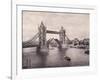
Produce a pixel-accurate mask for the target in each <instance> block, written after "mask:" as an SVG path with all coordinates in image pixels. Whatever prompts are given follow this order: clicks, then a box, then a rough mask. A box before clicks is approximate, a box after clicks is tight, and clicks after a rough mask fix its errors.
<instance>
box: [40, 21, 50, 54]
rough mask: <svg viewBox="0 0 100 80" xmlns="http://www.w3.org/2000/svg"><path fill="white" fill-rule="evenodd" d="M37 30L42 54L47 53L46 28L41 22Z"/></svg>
mask: <svg viewBox="0 0 100 80" xmlns="http://www.w3.org/2000/svg"><path fill="white" fill-rule="evenodd" d="M38 29H39V47H40V52H41V53H42V54H44V53H48V48H47V44H46V27H45V26H44V24H43V22H41V25H40V27H39V28H38Z"/></svg>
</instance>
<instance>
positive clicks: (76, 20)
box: [22, 11, 89, 41]
mask: <svg viewBox="0 0 100 80" xmlns="http://www.w3.org/2000/svg"><path fill="white" fill-rule="evenodd" d="M22 15H23V23H22V24H23V26H22V27H23V41H27V40H30V39H31V38H32V37H33V36H34V35H35V34H36V33H38V27H39V26H40V24H41V21H42V22H43V23H44V25H45V26H46V27H47V30H53V31H59V30H60V29H61V26H63V27H64V29H65V30H66V35H67V36H68V38H69V39H70V40H72V39H74V38H78V39H80V40H82V39H84V38H89V14H83V13H67V12H66V13H58V12H57V13H56V12H34V11H23V14H22ZM53 37H54V38H58V39H59V35H57V34H47V39H50V38H53Z"/></svg>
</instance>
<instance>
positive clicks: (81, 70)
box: [12, 4, 97, 80]
mask: <svg viewBox="0 0 100 80" xmlns="http://www.w3.org/2000/svg"><path fill="white" fill-rule="evenodd" d="M22 10H32V11H52V12H72V13H89V14H90V44H91V45H90V51H91V52H90V66H83V67H64V68H63V67H62V68H45V69H42V68H41V69H26V70H22V47H21V46H22V42H21V41H22V40H21V39H22V36H21V35H22V32H21V31H22V20H21V19H22ZM95 21H96V10H95V9H94V8H93V7H83V6H82V7H79V6H69V5H63V6H62V5H59V6H58V5H48V6H47V5H41V6H40V5H36V4H35V5H34V4H33V5H32V4H31V5H30V4H28V5H25V4H19V5H16V6H13V14H12V79H13V80H15V79H18V80H19V79H21V80H25V79H28V78H29V79H33V78H39V77H40V78H41V77H53V76H66V75H69V76H72V75H73V76H76V75H77V76H79V75H87V74H94V73H96V71H97V66H96V65H97V64H96V62H97V59H96V57H97V56H96V55H97V53H96V45H95V44H96V24H95V23H96V22H95ZM16 56H17V57H16ZM16 64H17V65H16Z"/></svg>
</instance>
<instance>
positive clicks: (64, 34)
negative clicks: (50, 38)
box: [59, 26, 67, 48]
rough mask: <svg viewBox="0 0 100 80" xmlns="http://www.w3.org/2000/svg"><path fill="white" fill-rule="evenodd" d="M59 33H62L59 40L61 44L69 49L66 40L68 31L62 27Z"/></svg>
mask: <svg viewBox="0 0 100 80" xmlns="http://www.w3.org/2000/svg"><path fill="white" fill-rule="evenodd" d="M59 33H60V34H59V40H60V42H61V44H62V48H67V43H66V39H65V36H66V31H65V29H64V28H63V26H62V27H61V29H60V31H59Z"/></svg>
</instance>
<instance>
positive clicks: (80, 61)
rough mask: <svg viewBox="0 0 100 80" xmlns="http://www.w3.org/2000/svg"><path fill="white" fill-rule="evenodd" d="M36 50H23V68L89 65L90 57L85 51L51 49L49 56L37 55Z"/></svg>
mask: <svg viewBox="0 0 100 80" xmlns="http://www.w3.org/2000/svg"><path fill="white" fill-rule="evenodd" d="M35 50H36V49H34V48H29V49H27V48H24V49H23V56H22V57H23V58H22V63H23V68H24V69H27V68H43V67H68V66H86V65H89V55H87V54H84V49H76V48H68V49H64V50H59V49H58V48H56V47H53V48H51V49H49V52H48V53H47V55H41V53H36V51H35Z"/></svg>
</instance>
